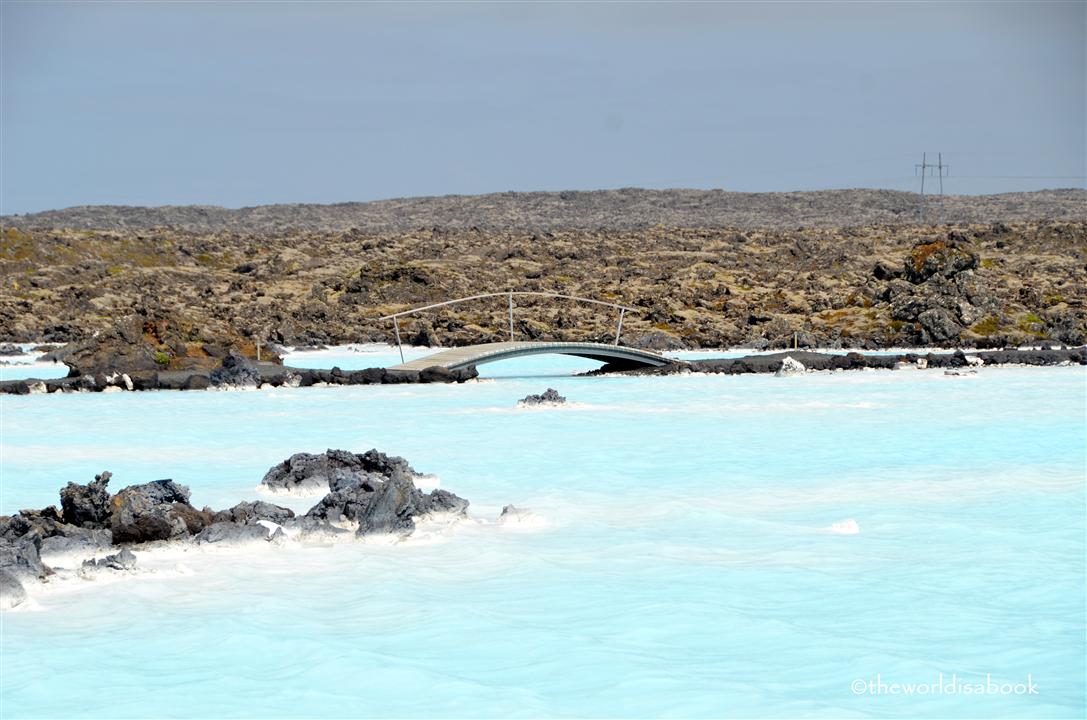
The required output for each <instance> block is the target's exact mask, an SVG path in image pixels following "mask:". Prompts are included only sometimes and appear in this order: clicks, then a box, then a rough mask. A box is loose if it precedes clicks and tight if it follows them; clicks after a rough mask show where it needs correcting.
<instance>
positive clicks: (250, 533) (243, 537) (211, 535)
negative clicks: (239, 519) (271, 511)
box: [194, 522, 268, 544]
mask: <svg viewBox="0 0 1087 720" xmlns="http://www.w3.org/2000/svg"><path fill="white" fill-rule="evenodd" d="M267 539H268V529H267V528H265V527H264V526H263V525H238V524H237V523H233V522H217V523H212V524H211V525H208V526H207V527H206V528H204V529H203V530H201V531H200V532H199V533H197V535H196V537H195V538H194V540H195V541H196V542H197V543H200V544H210V543H221V542H225V543H238V542H249V541H252V540H267Z"/></svg>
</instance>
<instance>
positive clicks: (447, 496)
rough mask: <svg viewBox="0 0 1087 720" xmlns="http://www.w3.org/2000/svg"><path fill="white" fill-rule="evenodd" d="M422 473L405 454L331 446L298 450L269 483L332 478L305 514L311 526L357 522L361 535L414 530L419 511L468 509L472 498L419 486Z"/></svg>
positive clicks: (307, 483)
mask: <svg viewBox="0 0 1087 720" xmlns="http://www.w3.org/2000/svg"><path fill="white" fill-rule="evenodd" d="M416 477H418V473H416V472H415V471H414V470H413V469H412V468H411V466H410V465H408V463H407V461H406V460H404V459H403V458H399V457H395V456H388V455H386V454H385V453H382V452H378V451H377V450H370V451H368V452H365V453H362V454H361V455H358V454H354V453H350V452H346V451H343V450H329V451H328V452H325V453H322V454H321V455H309V454H305V453H301V454H298V455H294V456H292V457H291V458H289V459H288V460H286V461H284V462H283V463H281V464H279V465H276V466H275V467H273V468H272V469H271V470H269V471H268V474H267V475H266V476H265V479H264V484H265V485H267V486H268V487H272V488H295V487H310V488H312V487H320V486H322V485H323V484H324V483H326V482H327V483H328V494H326V495H325V496H324V497H323V498H322V499H321V500H320V502H318V503H317V504H316V505H314V506H313V507H312V508H310V510H309V511H308V512H307V513H306V515H305V516H304V517H303V518H302V524H303V526H304V527H306V528H308V529H312V528H313V527H315V526H316V527H320V526H326V525H329V524H336V523H351V524H355V525H357V532H358V533H359V534H361V535H365V534H369V533H381V532H391V533H410V532H411V531H412V530H413V529H414V527H415V523H414V520H413V518H414V517H416V516H419V515H425V514H427V513H431V512H459V513H463V512H464V511H465V510H466V509H467V507H468V502H467V501H466V500H463V499H462V498H459V497H457V496H456V495H453V494H452V493H450V492H447V491H444V490H435V491H433V492H431V493H430V494H426V493H423V492H422V491H421V490H419V489H417V488H416V487H415V483H414V478H416Z"/></svg>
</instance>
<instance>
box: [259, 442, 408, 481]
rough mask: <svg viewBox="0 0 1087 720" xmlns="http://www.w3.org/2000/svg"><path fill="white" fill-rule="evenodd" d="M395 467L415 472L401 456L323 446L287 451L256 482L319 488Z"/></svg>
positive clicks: (390, 470) (384, 471)
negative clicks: (314, 449)
mask: <svg viewBox="0 0 1087 720" xmlns="http://www.w3.org/2000/svg"><path fill="white" fill-rule="evenodd" d="M396 470H400V471H403V472H406V473H407V474H409V475H410V476H413V477H414V476H416V475H418V473H416V472H415V471H414V470H412V468H411V466H410V465H408V461H407V460H405V459H404V458H401V457H395V456H389V455H386V454H385V453H383V452H378V451H377V450H368V451H367V452H365V453H362V454H361V455H358V454H355V453H352V452H348V451H346V450H327V451H325V452H323V453H321V454H320V455H311V454H310V453H296V454H294V455H291V456H290V457H289V458H287V459H286V460H284V461H283V462H281V463H279V464H278V465H275V466H274V467H272V468H271V469H270V470H268V472H267V473H265V475H264V479H263V480H261V481H260V482H261V485H264V486H265V487H267V488H269V489H271V490H302V491H311V490H323V489H324V488H326V487H331V486H332V485H333V483H334V481H338V480H342V479H344V478H350V477H356V476H357V477H365V476H367V475H369V474H371V473H376V474H377V475H380V476H388V475H391V474H392V473H393V472H394V471H396Z"/></svg>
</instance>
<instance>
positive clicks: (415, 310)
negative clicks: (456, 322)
mask: <svg viewBox="0 0 1087 720" xmlns="http://www.w3.org/2000/svg"><path fill="white" fill-rule="evenodd" d="M514 295H536V296H542V297H553V298H561V299H563V300H576V301H578V302H583V303H591V304H593V305H604V306H606V307H611V308H615V309H617V310H618V311H619V322H618V326H617V327H616V329H615V344H616V345H618V344H619V336H620V335H622V333H623V317H624V316H625V315H626V313H627V311H628V310H629V311H631V312H638V311H637V310H636V309H635V308H632V307H627V306H626V305H618V304H616V303H610V302H605V301H603V300H594V299H592V298H586V297H578V296H576V295H563V294H561V293H553V292H543V291H538V290H508V291H506V292H499V293H483V294H482V295H471V296H469V297H462V298H457V299H455V300H446V301H445V302H440V303H433V304H431V305H423V306H422V307H417V308H412V309H411V310H401V311H400V312H398V313H392V314H391V315H382V316H381V317H379V318H377V319H378V320H392V321H393V331H394V332H395V333H396V348H397V349H398V350H399V351H400V362H404V347H403V345H402V344H401V342H400V322H399V319H400V318H401V317H403V316H405V315H414V314H415V313H419V312H423V311H424V310H433V309H434V308H440V307H445V306H447V305H456V304H457V303H462V302H468V301H470V300H482V299H484V298H492V297H502V296H508V297H509V308H510V312H509V318H510V342H513V337H514V331H513V296H514Z"/></svg>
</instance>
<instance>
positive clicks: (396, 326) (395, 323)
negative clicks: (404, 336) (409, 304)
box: [393, 317, 404, 364]
mask: <svg viewBox="0 0 1087 720" xmlns="http://www.w3.org/2000/svg"><path fill="white" fill-rule="evenodd" d="M393 330H394V331H395V332H396V349H397V350H399V351H400V363H401V364H403V363H404V346H403V345H401V344H400V321H399V320H398V319H397V318H395V317H394V318H393Z"/></svg>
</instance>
